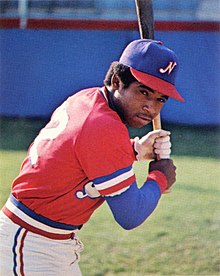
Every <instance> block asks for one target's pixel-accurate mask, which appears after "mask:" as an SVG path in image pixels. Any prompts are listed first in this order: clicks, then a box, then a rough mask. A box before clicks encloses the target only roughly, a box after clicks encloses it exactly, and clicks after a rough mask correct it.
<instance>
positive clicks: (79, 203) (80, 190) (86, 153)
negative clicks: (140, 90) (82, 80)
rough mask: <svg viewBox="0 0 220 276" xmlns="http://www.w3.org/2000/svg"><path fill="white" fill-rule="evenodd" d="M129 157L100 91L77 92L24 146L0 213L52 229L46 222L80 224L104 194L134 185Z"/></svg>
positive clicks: (121, 128) (122, 131)
mask: <svg viewBox="0 0 220 276" xmlns="http://www.w3.org/2000/svg"><path fill="white" fill-rule="evenodd" d="M134 160H135V155H134V151H133V147H132V145H131V141H130V138H129V134H128V130H127V128H126V126H125V125H124V124H123V123H122V121H121V119H120V117H119V116H118V114H117V113H116V112H115V111H113V110H112V109H111V108H110V107H109V105H108V100H107V97H106V95H105V93H104V89H101V88H92V89H86V90H83V91H80V92H78V93H76V94H75V95H73V96H71V97H69V98H68V99H67V100H66V101H65V102H64V103H63V104H62V105H61V106H60V107H58V108H57V109H56V110H55V112H54V113H53V115H52V117H51V120H50V122H49V123H48V124H47V125H46V126H45V127H44V128H43V129H42V130H41V131H40V133H39V135H38V136H37V137H36V139H35V140H34V142H33V143H32V145H31V146H30V148H29V151H28V155H27V157H26V159H25V160H24V162H23V164H22V167H21V170H20V173H19V176H18V177H17V178H16V179H15V180H14V182H13V186H12V196H11V197H12V199H11V202H9V203H7V204H8V206H7V204H6V206H7V211H6V212H5V213H8V215H9V216H11V217H13V216H15V217H16V219H21V220H23V221H25V223H27V224H30V225H32V226H33V227H37V228H39V229H41V228H42V226H41V225H38V223H43V224H45V223H46V225H48V227H54V225H50V223H49V222H50V220H51V223H53V222H57V223H61V224H65V225H69V226H70V228H71V226H72V225H77V226H78V225H82V224H84V223H85V222H86V221H88V219H89V218H90V216H91V215H92V213H93V212H94V210H95V209H96V208H97V207H98V206H100V205H101V204H102V203H103V201H104V199H103V196H104V195H115V194H117V193H121V192H122V191H124V190H126V189H127V188H128V187H129V186H130V185H131V184H132V183H134V181H135V176H134V172H133V169H132V164H133V162H134ZM26 208H27V210H26ZM23 213H24V214H23ZM38 215H39V218H38ZM26 216H28V218H26ZM16 219H15V221H16ZM35 220H37V222H36V221H35ZM55 227H56V225H55ZM57 227H58V228H59V225H58V226H57Z"/></svg>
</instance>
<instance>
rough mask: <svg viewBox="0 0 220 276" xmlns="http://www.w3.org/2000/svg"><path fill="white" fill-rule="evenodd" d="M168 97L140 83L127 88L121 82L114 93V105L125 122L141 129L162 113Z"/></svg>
mask: <svg viewBox="0 0 220 276" xmlns="http://www.w3.org/2000/svg"><path fill="white" fill-rule="evenodd" d="M167 99H168V97H167V96H166V95H163V94H161V93H159V92H157V91H155V90H153V89H151V88H149V87H147V86H145V85H143V84H142V83H140V82H134V83H132V84H130V85H129V87H127V88H125V87H124V84H123V83H122V82H121V81H120V80H119V83H118V89H116V91H115V93H114V103H115V107H116V109H117V112H118V113H119V115H120V117H121V119H122V120H123V122H124V123H125V124H127V125H129V126H131V127H134V128H140V127H143V126H145V125H147V124H149V123H150V122H151V121H152V120H153V119H154V118H155V117H156V116H157V115H158V114H159V113H160V111H161V109H162V107H163V105H164V103H165V102H166V100H167Z"/></svg>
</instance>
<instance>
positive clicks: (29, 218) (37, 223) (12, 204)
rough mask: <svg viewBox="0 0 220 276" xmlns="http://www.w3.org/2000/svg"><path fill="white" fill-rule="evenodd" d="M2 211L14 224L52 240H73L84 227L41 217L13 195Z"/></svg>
mask: <svg viewBox="0 0 220 276" xmlns="http://www.w3.org/2000/svg"><path fill="white" fill-rule="evenodd" d="M2 211H3V212H4V214H5V215H6V216H7V217H8V218H9V219H11V220H12V221H13V222H14V223H16V224H18V225H20V226H21V227H23V228H25V229H27V230H28V231H30V232H33V233H35V234H38V235H41V236H44V237H47V238H50V239H55V240H66V239H73V237H74V236H75V232H76V231H77V230H79V229H80V228H81V227H82V225H78V226H75V225H70V224H64V223H60V222H56V221H53V220H50V219H48V218H46V217H44V216H41V215H39V214H37V213H35V212H34V211H32V210H30V209H29V208H28V207H27V206H25V205H24V204H22V203H21V202H20V201H18V200H17V199H16V198H15V197H14V196H13V195H12V194H11V195H10V197H9V198H8V200H7V202H6V203H5V206H4V207H3V209H2Z"/></svg>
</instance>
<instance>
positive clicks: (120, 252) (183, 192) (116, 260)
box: [0, 119, 220, 276]
mask: <svg viewBox="0 0 220 276" xmlns="http://www.w3.org/2000/svg"><path fill="white" fill-rule="evenodd" d="M3 121H4V122H2V123H1V130H3V131H1V132H2V133H3V135H2V136H1V139H0V145H1V150H0V162H1V163H0V191H1V193H0V195H1V197H0V206H2V205H3V204H4V202H5V201H6V199H7V196H8V194H9V192H10V185H11V182H12V180H13V179H14V177H16V175H17V173H18V171H19V168H20V165H21V162H22V160H23V158H24V157H25V155H26V148H27V146H28V145H29V144H30V142H31V140H32V139H33V137H34V136H35V135H36V133H37V132H38V131H39V129H40V128H41V126H42V125H44V124H45V122H43V121H41V120H37V121H36V122H32V121H30V120H9V119H6V120H5V119H4V120H3ZM168 127H169V128H168ZM168 127H166V128H167V129H171V131H172V134H173V135H172V140H173V144H174V146H173V156H172V157H173V159H174V162H175V164H176V166H177V182H176V184H175V186H174V187H173V191H172V193H170V194H167V195H163V196H162V199H161V201H160V203H159V206H158V207H157V209H156V211H155V212H154V213H153V214H152V216H151V217H150V218H149V219H148V220H147V221H146V222H145V223H143V224H142V225H141V226H139V227H138V228H136V229H134V230H130V231H125V230H123V229H121V228H120V227H119V226H118V225H117V224H116V223H115V221H114V219H113V217H112V215H111V213H110V210H109V209H108V207H107V206H106V204H103V205H102V206H101V207H100V208H99V209H98V210H97V211H96V212H95V213H94V215H93V216H92V218H91V220H90V221H89V222H88V223H87V224H86V225H85V226H84V227H83V229H82V230H81V231H80V234H79V236H80V238H81V240H82V241H83V243H84V244H85V250H84V252H83V253H82V254H81V269H82V272H83V274H84V275H85V276H87V275H88V276H101V275H105V276H110V275H120V276H122V275H123V276H127V275H128V276H139V275H140V276H144V275H216V276H217V275H220V262H219V253H220V243H219V230H220V206H219V196H220V185H219V184H220V160H219V136H218V134H219V133H218V129H217V128H201V127H199V128H192V127H187V126H173V125H171V126H168ZM12 133H16V134H15V135H14V136H13V135H11V134H12ZM135 172H136V174H137V180H138V183H139V185H141V183H142V182H143V181H144V180H145V178H146V174H147V163H146V162H141V163H139V164H137V163H136V164H135Z"/></svg>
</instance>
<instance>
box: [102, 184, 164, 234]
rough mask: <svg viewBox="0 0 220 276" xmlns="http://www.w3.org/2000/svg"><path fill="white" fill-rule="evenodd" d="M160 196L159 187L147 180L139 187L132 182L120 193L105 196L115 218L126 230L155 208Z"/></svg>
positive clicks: (134, 225) (139, 222) (138, 223)
mask: <svg viewBox="0 0 220 276" xmlns="http://www.w3.org/2000/svg"><path fill="white" fill-rule="evenodd" d="M160 196H161V191H160V187H159V186H158V184H157V183H156V182H155V181H153V180H148V181H147V182H146V183H145V184H144V185H143V186H142V187H141V188H140V189H139V188H138V187H137V184H136V183H134V184H132V185H131V186H130V188H129V189H128V190H127V191H125V192H124V193H122V194H121V195H118V196H114V197H105V198H106V201H107V203H108V205H109V207H110V209H111V211H112V213H113V215H114V218H115V220H116V221H117V222H118V223H119V225H121V227H123V228H124V229H126V230H130V229H133V228H135V227H137V226H139V225H140V224H141V223H143V222H144V221H145V220H146V219H147V218H148V217H149V216H150V214H151V213H152V212H153V211H154V209H155V208H156V206H157V204H158V201H159V199H160Z"/></svg>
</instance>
